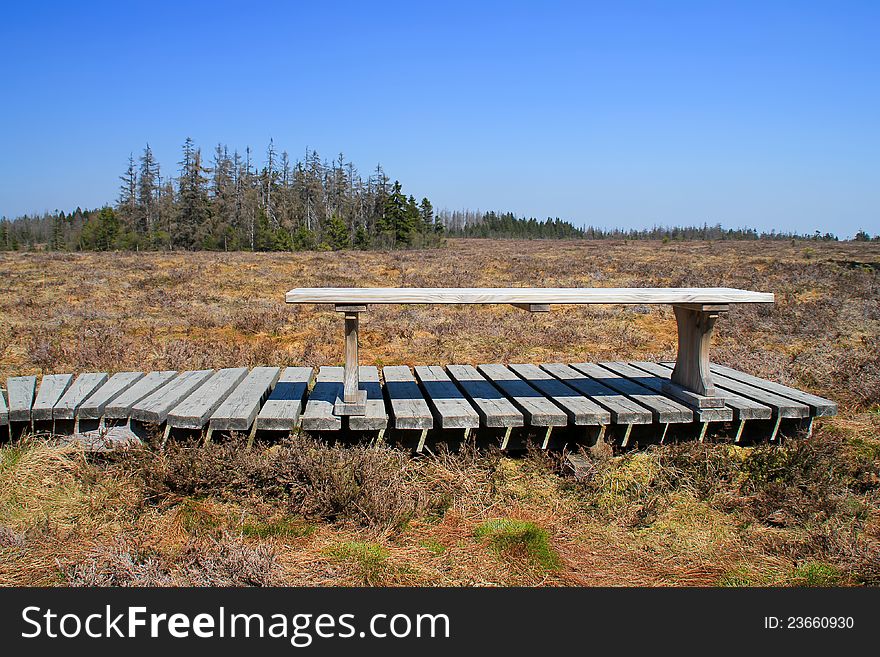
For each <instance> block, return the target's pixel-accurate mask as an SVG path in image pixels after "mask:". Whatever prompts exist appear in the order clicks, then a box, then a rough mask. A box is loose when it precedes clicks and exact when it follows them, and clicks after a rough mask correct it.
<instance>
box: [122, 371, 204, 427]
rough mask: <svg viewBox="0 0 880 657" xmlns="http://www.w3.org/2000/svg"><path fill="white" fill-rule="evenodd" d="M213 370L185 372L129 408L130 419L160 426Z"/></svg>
mask: <svg viewBox="0 0 880 657" xmlns="http://www.w3.org/2000/svg"><path fill="white" fill-rule="evenodd" d="M213 374H214V370H187V371H186V372H181V373H180V374H178V375H177V376H175V377H174V378H173V379H171V380H170V381H169V382H168V383H166V384H165V385H163V386H161V387H160V388H158V389H157V390H155V391H154V392H153V393H151V394H150V395H147V396H146V397H144V398H143V399H141V400H140V401H139V402H137V403H136V404H134V405H133V406H132V407H131V419H132V420H138V421H139V422H144V423H149V424H162V423H163V422H165V421H166V420H167V419H168V414H169V413H170V412H171V411H172V410H173V409H174V408H175V407H176V406H177V405H178V404H179V403H180V402H182V401H183V400H184V399H186V398H187V397H189V395H190V394H191V393H192V392H193V391H194V390H196V389H197V388H198V387H199V386H201V385H202V384H204V383H205V381H207V380H208V379H209V378H210V377H211V376H212V375H213Z"/></svg>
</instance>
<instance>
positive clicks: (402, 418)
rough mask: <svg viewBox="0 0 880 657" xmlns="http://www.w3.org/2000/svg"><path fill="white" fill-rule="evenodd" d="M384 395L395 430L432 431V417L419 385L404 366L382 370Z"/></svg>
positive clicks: (387, 367)
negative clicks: (387, 401)
mask: <svg viewBox="0 0 880 657" xmlns="http://www.w3.org/2000/svg"><path fill="white" fill-rule="evenodd" d="M382 377H383V378H384V379H385V394H386V395H387V396H388V400H389V402H390V404H391V415H392V416H393V417H394V427H395V428H396V429H433V428H434V415H433V413H431V409H430V408H428V402H426V401H425V398H424V396H423V395H422V391H421V390H420V389H419V384H418V383H416V380H415V377H414V376H413V373H412V372H411V371H410V369H409V367H407V366H406V365H386V366H385V367H383V368H382Z"/></svg>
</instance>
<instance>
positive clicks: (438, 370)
mask: <svg viewBox="0 0 880 657" xmlns="http://www.w3.org/2000/svg"><path fill="white" fill-rule="evenodd" d="M415 370H416V377H417V378H418V380H419V382H420V383H421V384H422V390H424V391H425V398H426V399H427V401H428V403H429V404H430V405H431V408H433V409H434V415H435V418H436V419H438V420H439V424H440V428H442V429H476V428H479V426H480V414H479V413H477V411H476V410H474V407H473V406H471V404H470V402H469V401H468V400H467V398H466V397H465V396H464V394H463V393H462V392H461V390H459V389H458V386H456V385H455V383H454V382H453V381H452V379H450V378H449V375H447V374H446V372H445V371H444V370H443V368H442V367H440V366H439V365H420V366H418V367H416V368H415Z"/></svg>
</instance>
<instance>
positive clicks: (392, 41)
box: [0, 0, 880, 235]
mask: <svg viewBox="0 0 880 657" xmlns="http://www.w3.org/2000/svg"><path fill="white" fill-rule="evenodd" d="M878 35H880V2H877V1H869V2H839V1H838V2H825V3H818V2H809V1H797V2H754V3H750V2H718V3H715V2H705V1H703V2H671V1H670V2H659V1H658V2H632V3H629V2H608V3H557V2H534V3H522V4H520V3H516V2H511V1H508V2H499V3H474V2H464V3H452V2H436V3H417V2H410V3H381V2H355V3H346V2H333V3H319V2H308V3H306V2H302V3H294V2H284V3H277V4H272V3H260V2H241V1H238V2H235V3H230V4H225V3H220V2H211V3H207V2H206V3H185V2H179V3H177V2H167V3H166V2H162V1H153V2H144V3H130V4H129V3H124V2H118V1H117V2H112V3H103V2H100V3H99V2H92V3H87V2H83V3H78V2H77V3H73V2H38V1H36V0H35V1H32V2H5V3H3V7H2V9H0V81H2V82H0V98H2V101H0V215H5V216H8V217H12V216H16V215H19V214H21V213H24V212H32V211H42V210H53V209H56V208H58V209H63V210H67V209H70V208H73V207H76V206H77V205H81V206H83V207H92V206H97V205H100V204H102V203H104V202H107V201H113V200H115V198H116V195H117V190H118V184H119V181H118V176H119V175H120V174H121V173H122V171H123V169H124V167H125V163H126V160H127V157H128V154H129V153H130V152H134V153H135V155H137V154H138V153H139V151H140V150H141V149H142V148H143V146H144V144H145V143H146V142H149V143H150V144H151V145H152V147H153V149H154V151H155V152H156V155H157V156H158V158H159V161H160V163H161V164H162V165H163V167H164V170H165V171H168V170H169V169H170V168H171V167H176V162H177V161H178V160H179V159H180V156H179V150H180V144H181V143H182V142H183V140H184V138H185V137H187V136H191V137H192V138H193V139H194V140H195V141H196V143H197V144H198V145H200V146H201V147H202V149H203V150H204V151H206V152H210V151H211V150H212V148H213V146H214V144H216V143H217V142H220V141H222V142H224V143H226V144H228V145H229V146H230V147H237V148H239V149H241V150H243V149H244V147H245V146H246V145H250V146H251V147H253V148H254V149H255V151H256V152H257V154H258V155H259V157H260V158H261V159H262V156H263V153H264V152H265V147H266V144H267V143H268V140H269V138H270V137H273V138H274V140H275V143H276V145H277V146H278V147H279V149H286V150H288V151H289V152H290V153H291V155H293V156H299V154H300V153H302V152H303V151H304V149H305V148H306V146H308V147H311V148H315V149H317V150H318V151H319V152H320V153H321V154H322V155H323V156H324V157H327V158H331V157H333V156H335V154H337V153H339V152H340V151H341V152H343V153H345V155H346V157H347V158H349V159H351V160H353V161H354V162H355V163H356V164H357V165H358V167H359V168H360V169H361V170H362V171H368V170H369V169H370V168H371V167H374V166H375V164H376V163H377V162H381V163H382V165H383V166H384V167H385V169H386V170H387V171H388V172H389V174H390V175H391V176H392V177H396V178H399V179H400V180H401V182H403V184H404V190H405V191H407V192H409V193H412V194H415V195H416V196H418V197H421V196H424V195H427V196H428V197H430V198H431V199H432V201H433V202H434V204H435V206H436V207H438V208H444V207H445V208H449V209H457V208H465V207H468V208H472V209H476V208H480V209H496V208H497V209H509V210H512V211H514V212H517V213H521V214H526V215H534V216H538V217H546V216H560V217H564V218H568V219H571V220H572V221H574V222H575V223H578V224H587V223H592V224H595V225H601V226H621V227H632V226H635V227H638V226H650V225H652V224H654V223H658V224H672V223H683V224H693V223H700V224H701V223H702V222H704V221H708V222H710V223H714V222H722V223H723V224H724V225H726V226H740V225H750V226H756V227H758V228H764V229H769V228H774V227H775V228H778V229H783V230H796V231H801V232H812V231H813V230H816V229H819V230H821V231H823V232H824V231H826V230H830V231H833V232H835V233H837V234H839V235H851V234H852V233H854V232H855V231H856V230H858V229H859V228H864V229H866V230H868V231H869V232H872V233H878V232H880V38H878Z"/></svg>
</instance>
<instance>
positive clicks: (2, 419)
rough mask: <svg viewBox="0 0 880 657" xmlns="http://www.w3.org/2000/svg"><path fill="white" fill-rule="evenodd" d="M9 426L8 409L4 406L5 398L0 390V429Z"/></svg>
mask: <svg viewBox="0 0 880 657" xmlns="http://www.w3.org/2000/svg"><path fill="white" fill-rule="evenodd" d="M7 424H9V407H8V406H7V405H6V398H5V397H4V396H3V390H2V389H0V427H3V426H6V425H7Z"/></svg>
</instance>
